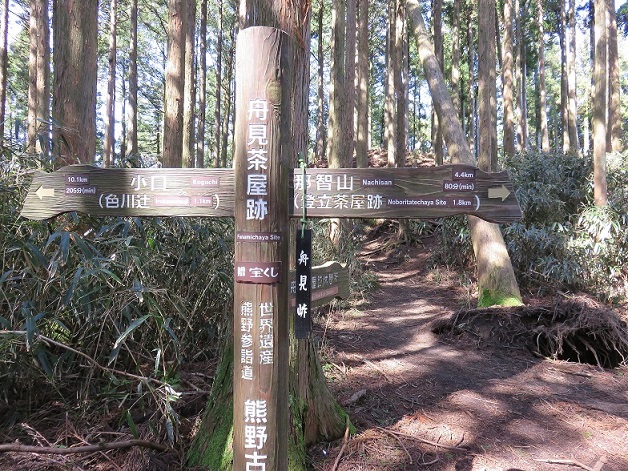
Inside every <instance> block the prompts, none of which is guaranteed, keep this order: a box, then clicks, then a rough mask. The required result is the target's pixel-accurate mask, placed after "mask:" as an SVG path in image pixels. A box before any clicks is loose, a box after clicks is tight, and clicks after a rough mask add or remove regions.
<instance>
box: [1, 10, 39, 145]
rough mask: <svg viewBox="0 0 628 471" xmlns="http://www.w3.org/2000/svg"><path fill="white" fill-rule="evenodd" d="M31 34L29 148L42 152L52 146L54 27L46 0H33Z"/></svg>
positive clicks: (29, 57) (29, 60)
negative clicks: (50, 143) (52, 49)
mask: <svg viewBox="0 0 628 471" xmlns="http://www.w3.org/2000/svg"><path fill="white" fill-rule="evenodd" d="M29 36H30V38H29V41H30V50H29V56H28V76H29V80H28V118H27V121H28V137H27V145H26V148H27V152H31V153H41V152H44V151H45V150H46V148H47V147H48V146H47V143H48V139H49V129H50V124H49V117H50V39H49V37H50V30H49V26H48V2H47V1H46V0H31V1H30V25H29ZM3 121H4V120H3ZM42 143H43V144H44V145H43V146H42Z"/></svg>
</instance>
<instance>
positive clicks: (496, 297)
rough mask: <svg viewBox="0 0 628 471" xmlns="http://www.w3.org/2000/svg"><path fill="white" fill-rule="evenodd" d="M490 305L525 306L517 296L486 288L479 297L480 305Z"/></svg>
mask: <svg viewBox="0 0 628 471" xmlns="http://www.w3.org/2000/svg"><path fill="white" fill-rule="evenodd" d="M490 306H503V307H512V306H523V302H522V301H521V299H520V298H518V297H516V296H507V295H503V294H500V293H491V291H490V290H488V289H485V290H484V291H482V294H481V295H480V298H479V299H478V307H490Z"/></svg>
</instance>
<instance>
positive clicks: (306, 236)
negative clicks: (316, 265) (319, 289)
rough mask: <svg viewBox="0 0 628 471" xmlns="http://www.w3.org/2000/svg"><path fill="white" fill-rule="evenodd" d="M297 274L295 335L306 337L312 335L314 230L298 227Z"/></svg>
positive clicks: (299, 337)
mask: <svg viewBox="0 0 628 471" xmlns="http://www.w3.org/2000/svg"><path fill="white" fill-rule="evenodd" d="M296 246H297V251H296V264H297V266H296V276H295V299H296V305H295V318H294V335H295V337H296V338H298V339H306V338H308V336H309V335H310V324H311V314H310V309H311V307H312V231H311V230H310V229H306V230H304V231H303V230H301V229H297V239H296Z"/></svg>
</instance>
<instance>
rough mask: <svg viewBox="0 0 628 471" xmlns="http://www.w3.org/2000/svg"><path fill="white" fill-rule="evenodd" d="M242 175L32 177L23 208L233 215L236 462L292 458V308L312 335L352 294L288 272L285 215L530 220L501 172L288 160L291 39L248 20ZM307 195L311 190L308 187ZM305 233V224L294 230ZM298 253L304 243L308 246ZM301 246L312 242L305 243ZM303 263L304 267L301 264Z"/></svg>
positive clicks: (240, 50) (251, 467) (327, 271)
mask: <svg viewBox="0 0 628 471" xmlns="http://www.w3.org/2000/svg"><path fill="white" fill-rule="evenodd" d="M237 46H238V47H237V55H236V82H237V87H236V90H237V95H236V110H237V112H236V123H235V150H234V169H233V170H232V169H170V168H168V169H102V168H98V167H94V166H85V165H78V166H69V167H64V168H62V169H60V170H57V171H56V172H53V173H48V174H46V173H43V172H35V174H34V176H33V182H32V184H31V187H30V191H29V193H28V195H27V196H26V199H25V202H24V207H23V209H22V215H23V216H24V217H27V218H30V219H46V218H50V217H53V216H56V215H58V214H61V213H65V212H69V211H80V212H84V213H89V214H92V215H99V216H204V217H235V268H234V279H235V287H234V332H235V333H234V352H235V353H234V378H233V381H234V388H233V389H234V404H233V407H234V409H233V456H234V462H233V469H234V470H237V471H274V470H285V469H287V466H288V435H287V434H288V433H289V430H290V427H289V422H288V413H289V412H288V403H289V400H288V382H287V381H288V374H289V365H288V346H289V336H288V325H289V322H288V315H289V313H292V315H293V316H295V326H296V331H297V336H298V337H307V335H309V323H310V318H309V311H310V309H311V308H312V307H315V306H320V305H323V304H325V303H328V302H329V301H330V300H331V299H333V298H342V297H347V296H348V291H349V280H348V270H347V269H346V267H344V266H342V265H340V264H338V263H336V262H329V263H327V264H325V265H322V266H320V267H307V264H308V263H311V254H309V253H307V251H306V250H300V251H299V252H297V254H296V255H297V257H296V259H297V271H296V273H295V271H291V270H290V267H289V256H288V255H289V254H288V249H289V240H290V237H289V233H288V228H289V218H291V217H292V218H295V217H302V214H303V209H304V207H305V210H306V212H307V216H308V217H315V218H327V217H333V218H432V217H443V216H450V215H454V214H474V215H477V216H478V217H480V218H483V219H486V220H489V221H491V222H504V223H508V222H512V221H515V220H518V219H520V218H521V209H520V208H519V205H518V203H517V201H516V198H515V197H514V193H513V189H512V185H511V183H510V180H509V178H508V174H507V173H506V172H501V173H497V174H489V173H485V172H482V171H480V170H479V169H477V168H475V167H470V166H460V165H456V166H442V167H435V168H400V169H389V168H382V169H373V168H371V169H353V168H351V169H333V170H332V169H307V171H306V172H305V174H304V173H303V172H302V171H301V170H296V171H295V170H292V169H291V168H290V167H289V164H290V161H291V159H292V155H291V148H292V146H291V131H290V130H291V126H290V119H291V116H290V103H289V90H290V83H289V80H290V76H291V74H290V64H289V59H288V58H289V57H290V54H289V47H290V45H289V39H288V37H287V35H286V34H285V33H283V32H281V31H279V30H276V29H273V28H268V27H252V28H247V29H244V30H242V31H241V32H240V33H239V36H238V45H237ZM304 191H305V193H304ZM299 232H301V230H300V229H299ZM300 247H301V246H300ZM303 247H307V243H305V245H304V246H303ZM306 268H307V269H306Z"/></svg>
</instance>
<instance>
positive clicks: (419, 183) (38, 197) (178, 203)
mask: <svg viewBox="0 0 628 471" xmlns="http://www.w3.org/2000/svg"><path fill="white" fill-rule="evenodd" d="M293 172H294V173H293V182H292V185H291V188H296V191H294V190H291V196H290V205H289V211H290V217H301V188H302V183H301V180H302V179H303V177H302V175H301V171H300V170H294V171H293ZM306 173H307V174H306V183H307V189H306V193H307V198H306V200H307V203H306V204H307V213H308V217H312V218H325V217H336V218H342V217H350V218H396V219H403V218H432V217H444V216H452V215H454V214H473V215H476V216H478V217H480V218H482V219H485V220H488V221H491V222H497V223H509V222H513V221H517V220H519V219H521V209H520V207H519V204H518V203H517V200H516V198H515V195H514V192H513V188H512V184H511V182H510V178H509V176H508V173H507V172H505V171H504V172H500V173H486V172H483V171H481V170H479V169H477V168H476V167H471V166H460V165H445V166H441V167H421V168H367V169H353V168H352V169H307V170H306ZM456 173H458V174H469V175H473V178H457V177H456V176H455V175H456ZM85 181H86V182H85ZM365 182H366V184H365ZM369 183H370V184H369ZM388 183H390V184H388ZM164 185H165V186H164ZM234 196H235V195H234V171H233V170H232V169H101V168H98V167H93V166H86V165H77V166H69V167H64V168H62V169H60V170H58V171H56V172H54V173H43V172H36V173H35V175H34V178H33V182H32V184H31V188H30V191H29V193H28V195H27V197H26V199H25V201H24V207H23V209H22V215H23V216H24V217H27V218H30V219H47V218H50V217H53V216H56V215H58V214H61V213H64V212H69V211H81V212H85V213H89V214H92V215H96V216H205V217H233V215H234Z"/></svg>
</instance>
